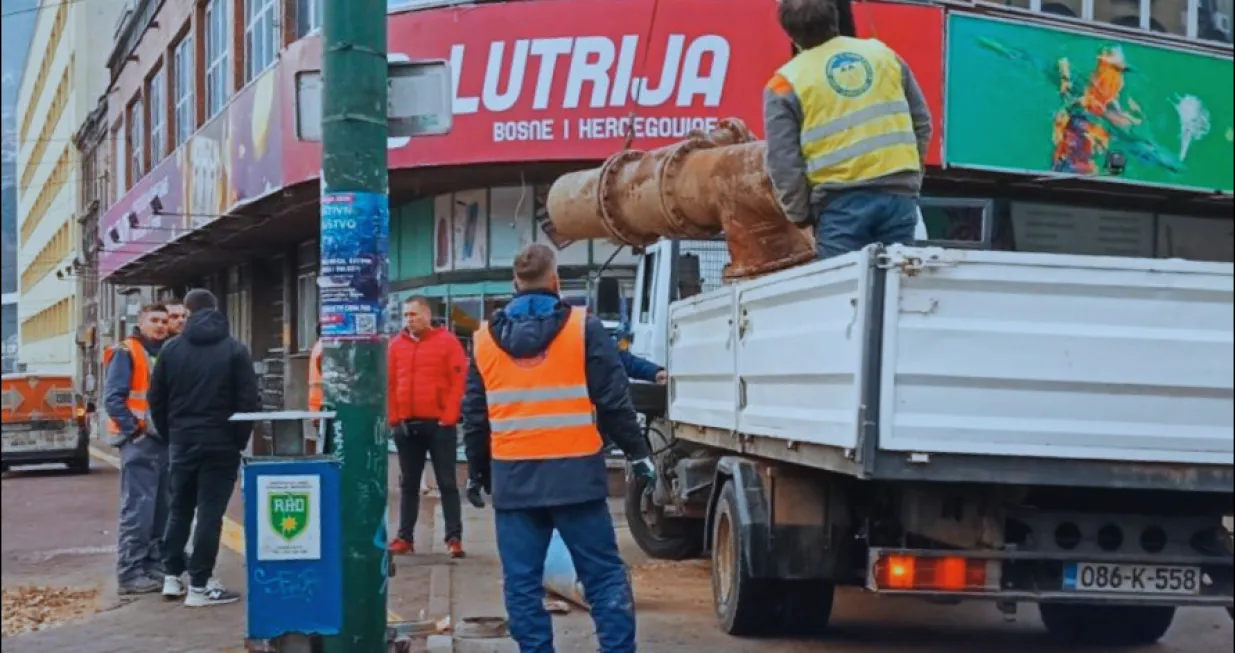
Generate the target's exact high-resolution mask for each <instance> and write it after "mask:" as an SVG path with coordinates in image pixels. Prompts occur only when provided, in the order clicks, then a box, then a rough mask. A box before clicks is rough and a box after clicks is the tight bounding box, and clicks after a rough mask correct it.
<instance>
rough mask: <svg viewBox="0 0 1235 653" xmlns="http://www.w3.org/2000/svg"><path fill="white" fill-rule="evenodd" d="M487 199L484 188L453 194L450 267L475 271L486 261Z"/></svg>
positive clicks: (487, 236)
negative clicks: (453, 254) (451, 258)
mask: <svg viewBox="0 0 1235 653" xmlns="http://www.w3.org/2000/svg"><path fill="white" fill-rule="evenodd" d="M488 247H489V202H488V192H487V191H486V189H484V188H480V189H476V190H469V191H463V192H459V193H455V199H454V250H455V260H454V267H455V269H456V270H475V269H479V268H483V267H485V265H486V264H487V263H488V260H489V257H488V256H487V253H488Z"/></svg>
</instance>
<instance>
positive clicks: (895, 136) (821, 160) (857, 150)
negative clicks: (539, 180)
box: [806, 131, 918, 173]
mask: <svg viewBox="0 0 1235 653" xmlns="http://www.w3.org/2000/svg"><path fill="white" fill-rule="evenodd" d="M917 144H918V139H917V137H916V136H914V134H913V132H900V131H897V132H892V133H890V134H880V135H878V136H872V137H870V138H866V139H863V140H860V141H858V142H856V143H854V144H852V145H848V146H845V147H842V148H839V149H836V150H831V151H829V152H827V153H825V154H821V155H819V156H817V157H815V158H813V159H811V160H809V161H807V162H806V171H807V173H815V172H818V171H820V170H825V169H827V168H831V167H833V166H836V165H838V164H840V163H844V162H845V161H848V160H850V159H854V158H857V157H859V156H862V155H864V154H870V153H871V152H875V151H877V150H882V149H883V148H885V147H892V146H895V145H913V146H917ZM893 171H894V170H889V172H893Z"/></svg>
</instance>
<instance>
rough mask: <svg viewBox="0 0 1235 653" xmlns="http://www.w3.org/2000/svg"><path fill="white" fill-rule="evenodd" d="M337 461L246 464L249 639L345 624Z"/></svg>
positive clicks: (333, 630)
mask: <svg viewBox="0 0 1235 653" xmlns="http://www.w3.org/2000/svg"><path fill="white" fill-rule="evenodd" d="M340 519H341V514H340V506H339V462H338V461H337V460H320V459H319V460H295V459H286V460H278V459H263V460H252V461H249V462H247V463H246V464H245V466H244V521H245V524H244V535H245V566H246V568H247V569H246V570H247V572H248V597H247V602H248V606H247V612H248V637H249V638H250V639H273V638H276V637H280V636H282V635H286V634H292V633H301V634H306V635H337V634H338V633H339V630H340V628H342V625H343V568H342V563H343V554H342V550H341V547H342V541H341V539H340V526H339V523H340Z"/></svg>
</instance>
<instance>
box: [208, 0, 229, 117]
mask: <svg viewBox="0 0 1235 653" xmlns="http://www.w3.org/2000/svg"><path fill="white" fill-rule="evenodd" d="M229 4H230V3H229V2H228V0H210V1H209V2H207V3H206V11H205V14H204V17H205V23H206V28H205V33H206V117H207V119H209V118H213V117H214V116H215V114H217V113H219V112H220V111H222V110H223V106H224V105H226V104H227V98H228V97H229V96H230V95H231V74H230V72H229V68H230V65H229V61H230V59H231V57H230V56H229V53H230V51H231V48H230V46H229V43H228V41H229V40H230V30H228V28H227V23H228V20H227V14H228V11H227V7H228V5H229Z"/></svg>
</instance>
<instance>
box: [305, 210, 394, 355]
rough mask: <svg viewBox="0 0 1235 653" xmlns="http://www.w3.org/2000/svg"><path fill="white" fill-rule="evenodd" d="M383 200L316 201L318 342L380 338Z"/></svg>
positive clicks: (386, 222)
mask: <svg viewBox="0 0 1235 653" xmlns="http://www.w3.org/2000/svg"><path fill="white" fill-rule="evenodd" d="M389 241H390V207H389V198H388V197H387V196H386V195H381V194H377V193H331V194H328V195H322V264H321V271H320V272H319V273H318V281H317V285H318V288H319V290H320V291H321V310H320V316H321V322H322V336H323V337H325V338H335V339H342V340H370V339H376V338H381V337H382V335H383V333H384V332H385V324H384V321H385V310H386V306H385V299H384V298H385V295H386V290H387V285H388V283H389V280H388V277H387V271H386V265H387V258H388V255H389Z"/></svg>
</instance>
